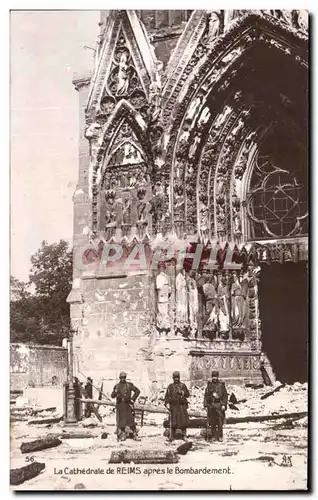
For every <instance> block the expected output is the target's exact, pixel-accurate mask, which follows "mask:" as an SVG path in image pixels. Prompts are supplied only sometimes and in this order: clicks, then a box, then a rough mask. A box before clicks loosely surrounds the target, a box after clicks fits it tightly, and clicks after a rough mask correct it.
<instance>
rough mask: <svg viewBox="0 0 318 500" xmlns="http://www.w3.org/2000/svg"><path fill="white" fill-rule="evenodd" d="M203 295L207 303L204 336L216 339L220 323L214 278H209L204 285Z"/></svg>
mask: <svg viewBox="0 0 318 500" xmlns="http://www.w3.org/2000/svg"><path fill="white" fill-rule="evenodd" d="M202 289H203V295H204V301H205V315H204V320H203V329H202V330H203V336H204V337H209V338H214V337H215V332H216V330H217V321H218V300H217V292H216V284H215V280H214V277H213V276H212V275H211V276H209V277H208V281H207V282H206V283H204V284H203V286H202Z"/></svg>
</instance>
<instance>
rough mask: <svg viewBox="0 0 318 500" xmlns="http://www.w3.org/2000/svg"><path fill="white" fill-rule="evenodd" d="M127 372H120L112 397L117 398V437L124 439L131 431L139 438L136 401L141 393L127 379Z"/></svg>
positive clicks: (134, 436) (120, 439) (133, 435)
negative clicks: (135, 408) (135, 410)
mask: <svg viewBox="0 0 318 500" xmlns="http://www.w3.org/2000/svg"><path fill="white" fill-rule="evenodd" d="M126 377H127V374H126V373H125V372H121V373H120V374H119V383H118V384H116V385H115V387H114V389H113V392H112V393H111V397H112V398H116V421H117V439H118V441H124V440H125V439H126V437H127V434H128V433H129V432H132V437H133V439H136V440H137V432H136V424H135V412H134V403H135V401H136V399H137V398H138V396H139V394H140V390H139V389H138V388H137V387H135V386H134V384H132V383H131V382H127V381H126Z"/></svg>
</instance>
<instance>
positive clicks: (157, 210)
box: [150, 181, 165, 223]
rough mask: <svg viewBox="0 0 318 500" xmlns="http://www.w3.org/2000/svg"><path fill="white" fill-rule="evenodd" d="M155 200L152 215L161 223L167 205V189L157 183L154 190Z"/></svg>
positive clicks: (152, 204)
mask: <svg viewBox="0 0 318 500" xmlns="http://www.w3.org/2000/svg"><path fill="white" fill-rule="evenodd" d="M153 194H154V196H153V198H152V200H151V202H150V203H151V210H150V213H151V214H153V215H154V216H155V219H156V221H157V223H158V222H161V221H162V220H163V218H164V205H165V189H164V186H163V185H162V184H161V183H160V182H159V181H157V182H156V184H155V187H154V190H153Z"/></svg>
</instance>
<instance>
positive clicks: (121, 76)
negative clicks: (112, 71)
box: [116, 52, 129, 96]
mask: <svg viewBox="0 0 318 500" xmlns="http://www.w3.org/2000/svg"><path fill="white" fill-rule="evenodd" d="M127 61H128V54H127V53H126V52H123V53H122V54H121V56H120V59H119V67H118V80H117V90H116V95H118V96H121V95H126V94H127V91H128V86H129V65H128V64H127Z"/></svg>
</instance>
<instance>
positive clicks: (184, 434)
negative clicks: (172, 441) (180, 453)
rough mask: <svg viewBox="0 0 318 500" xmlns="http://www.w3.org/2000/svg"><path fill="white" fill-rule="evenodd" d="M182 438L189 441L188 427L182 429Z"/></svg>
mask: <svg viewBox="0 0 318 500" xmlns="http://www.w3.org/2000/svg"><path fill="white" fill-rule="evenodd" d="M182 439H183V441H187V429H182Z"/></svg>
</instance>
